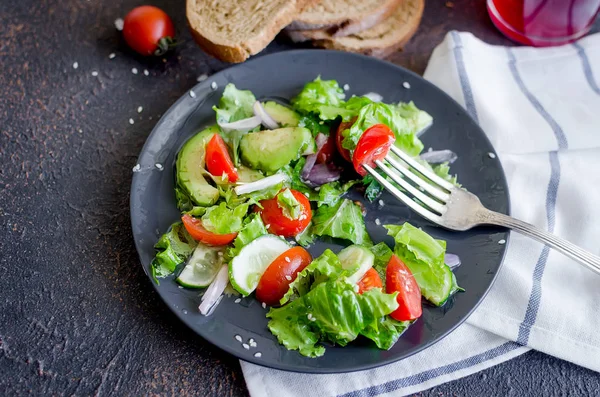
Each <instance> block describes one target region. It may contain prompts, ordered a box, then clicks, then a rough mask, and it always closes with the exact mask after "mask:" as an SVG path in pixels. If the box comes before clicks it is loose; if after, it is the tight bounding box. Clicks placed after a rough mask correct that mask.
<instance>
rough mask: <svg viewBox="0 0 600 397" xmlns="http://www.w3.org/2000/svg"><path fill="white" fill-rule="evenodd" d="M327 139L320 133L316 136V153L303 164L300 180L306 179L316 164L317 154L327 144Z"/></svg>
mask: <svg viewBox="0 0 600 397" xmlns="http://www.w3.org/2000/svg"><path fill="white" fill-rule="evenodd" d="M327 139H329V137H328V136H327V135H325V134H323V133H320V132H319V134H317V138H316V139H315V142H316V144H317V151H316V152H315V153H313V154H311V155H310V156H308V157H307V158H306V163H305V164H304V167H302V175H301V177H302V179H305V180H306V179H308V177H309V175H310V171H311V170H312V169H313V167H314V166H315V163H316V162H317V155H318V154H319V151H321V149H322V148H323V146H325V144H326V143H327Z"/></svg>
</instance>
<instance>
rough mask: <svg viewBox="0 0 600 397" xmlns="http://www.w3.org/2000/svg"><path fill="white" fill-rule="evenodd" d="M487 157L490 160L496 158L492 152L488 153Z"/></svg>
mask: <svg viewBox="0 0 600 397" xmlns="http://www.w3.org/2000/svg"><path fill="white" fill-rule="evenodd" d="M488 156H490V158H491V159H495V158H496V155H495V154H494V153H492V152H489V153H488Z"/></svg>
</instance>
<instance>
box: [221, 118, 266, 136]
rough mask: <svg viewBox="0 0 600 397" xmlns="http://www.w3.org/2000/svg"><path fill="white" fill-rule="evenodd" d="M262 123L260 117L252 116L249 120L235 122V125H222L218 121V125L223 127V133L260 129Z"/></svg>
mask: <svg viewBox="0 0 600 397" xmlns="http://www.w3.org/2000/svg"><path fill="white" fill-rule="evenodd" d="M260 123H261V119H260V117H257V116H252V117H248V118H247V119H242V120H238V121H234V122H233V123H222V122H219V121H217V124H219V127H221V128H222V129H223V131H226V132H227V131H232V130H237V131H250V130H252V129H254V128H256V127H258V126H259V125H260Z"/></svg>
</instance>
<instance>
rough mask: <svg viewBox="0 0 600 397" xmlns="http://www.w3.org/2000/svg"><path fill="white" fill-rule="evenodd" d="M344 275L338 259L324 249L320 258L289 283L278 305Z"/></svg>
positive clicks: (328, 250)
mask: <svg viewBox="0 0 600 397" xmlns="http://www.w3.org/2000/svg"><path fill="white" fill-rule="evenodd" d="M343 274H344V269H343V268H342V264H341V263H340V260H339V258H338V257H337V255H336V254H334V253H333V252H332V251H331V250H330V249H326V250H325V251H324V252H323V253H322V254H321V256H319V257H318V258H316V259H315V260H313V261H312V262H311V263H310V265H308V266H307V267H305V268H304V270H302V271H301V272H300V273H298V275H297V276H296V279H295V280H294V281H292V283H290V287H289V289H288V291H287V292H286V294H285V295H284V296H283V298H281V299H280V300H279V303H280V304H282V305H283V304H285V303H287V302H289V301H290V300H293V299H295V298H298V297H299V296H303V295H305V294H306V293H308V291H310V289H311V288H314V287H316V286H317V285H319V284H321V283H323V282H326V281H330V280H337V279H338V278H340V277H341V276H342V275H343Z"/></svg>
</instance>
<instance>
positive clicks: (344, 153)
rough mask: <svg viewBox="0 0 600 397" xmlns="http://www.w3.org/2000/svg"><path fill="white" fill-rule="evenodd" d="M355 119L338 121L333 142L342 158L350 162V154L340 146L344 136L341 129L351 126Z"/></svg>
mask: <svg viewBox="0 0 600 397" xmlns="http://www.w3.org/2000/svg"><path fill="white" fill-rule="evenodd" d="M355 120H356V119H355ZM355 120H352V121H346V122H342V123H340V125H339V127H338V129H337V132H336V133H335V144H336V146H337V150H338V152H339V153H340V155H341V156H342V157H343V158H344V160H346V161H349V162H352V160H351V156H350V151H349V150H348V149H346V148H344V147H343V146H342V143H343V141H344V136H343V135H342V131H344V130H347V129H348V128H350V127H352V124H354V121H355Z"/></svg>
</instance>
